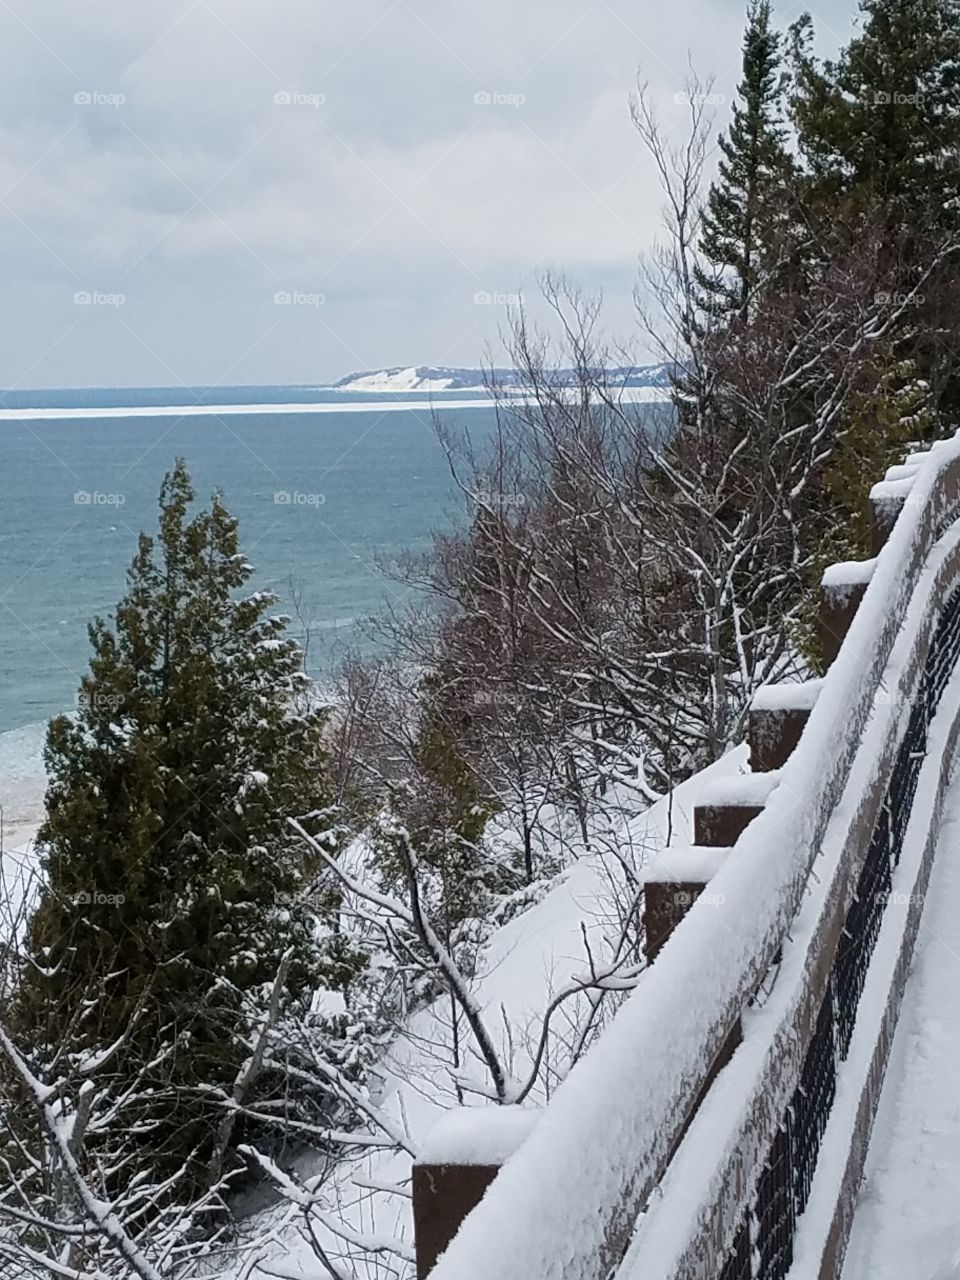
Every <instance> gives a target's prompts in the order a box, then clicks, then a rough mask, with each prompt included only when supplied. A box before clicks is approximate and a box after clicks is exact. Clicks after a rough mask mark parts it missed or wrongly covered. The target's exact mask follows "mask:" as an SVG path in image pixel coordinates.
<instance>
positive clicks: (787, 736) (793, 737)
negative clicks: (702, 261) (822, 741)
mask: <svg viewBox="0 0 960 1280" xmlns="http://www.w3.org/2000/svg"><path fill="white" fill-rule="evenodd" d="M821 683H822V682H821V681H820V680H804V681H803V682H802V683H798V682H793V683H790V684H765V685H763V686H762V687H761V688H759V689H758V690H757V692H756V693H755V694H754V695H753V701H752V702H751V703H750V714H749V718H748V720H747V742H748V743H749V746H750V768H751V769H752V770H753V771H754V773H767V772H769V771H770V770H772V769H782V768H783V766H784V765H785V764H786V763H787V760H788V759H789V758H790V756H791V754H792V753H793V749H794V747H796V745H797V743H798V742H799V741H800V735H801V733H803V727H804V725H805V724H806V723H807V720H808V718H809V716H810V712H811V711H812V710H813V705H814V703H815V702H816V700H817V695H818V694H819V692H820V685H821Z"/></svg>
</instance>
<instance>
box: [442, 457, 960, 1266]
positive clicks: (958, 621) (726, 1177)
mask: <svg viewBox="0 0 960 1280" xmlns="http://www.w3.org/2000/svg"><path fill="white" fill-rule="evenodd" d="M958 511H960V440H953V441H950V442H947V443H945V444H941V445H938V446H935V447H934V449H933V450H931V451H930V452H929V453H926V454H923V455H916V456H915V457H914V458H913V459H911V460H909V461H908V465H907V467H905V468H898V469H897V472H896V473H895V478H894V479H893V480H892V481H891V482H889V483H886V484H883V485H881V486H878V488H877V490H876V492H875V494H874V512H875V517H876V519H875V531H876V536H875V550H876V551H877V552H878V554H877V556H876V560H875V562H871V563H869V564H866V565H864V566H859V567H857V566H844V567H838V568H837V569H836V570H835V571H833V572H832V573H831V574H829V575H828V577H827V579H826V586H825V609H824V622H825V639H826V641H827V644H826V650H827V656H828V658H830V657H832V658H833V659H834V660H833V661H832V664H831V666H830V669H829V671H828V672H827V674H826V676H825V677H824V679H823V680H822V682H821V683H820V684H819V686H818V688H817V690H816V696H815V698H814V697H811V698H810V699H809V703H810V705H809V706H802V705H801V706H798V705H797V702H796V699H794V700H793V701H792V702H791V701H789V700H788V701H787V703H785V705H784V707H782V708H780V710H782V711H783V712H784V715H783V716H782V717H781V718H782V720H783V722H784V724H787V725H789V726H791V727H790V733H789V734H788V736H790V734H792V740H791V741H790V743H789V747H792V748H793V749H792V750H789V755H788V758H786V760H785V763H783V767H782V769H780V771H779V775H778V780H777V784H776V786H775V787H774V788H773V789H772V790H771V791H770V793H769V796H768V797H767V798H766V799H765V801H764V802H763V803H762V805H761V806H757V807H758V808H759V812H756V809H755V810H754V811H755V812H756V816H755V817H753V818H752V820H751V821H749V823H748V824H747V825H746V826H745V829H744V830H743V832H742V834H741V835H740V836H739V837H738V838H737V839H736V840H735V842H734V843H733V845H732V847H731V848H730V849H729V852H728V853H727V854H726V855H725V856H724V858H723V859H722V862H721V865H720V868H719V870H718V871H717V872H716V874H715V876H714V877H713V878H712V880H711V882H710V886H711V891H712V892H711V893H710V894H709V895H703V896H701V897H700V898H697V899H696V900H695V901H693V900H691V901H692V905H690V907H689V910H688V911H687V912H686V914H685V915H683V918H682V919H680V920H679V923H677V926H676V928H675V929H674V930H673V932H672V934H671V936H670V937H669V939H668V940H667V941H666V944H665V945H664V946H663V947H662V950H660V951H659V952H658V954H657V956H656V960H655V963H653V964H652V965H651V967H650V968H649V969H648V970H647V972H646V973H645V974H644V976H643V979H642V981H641V983H640V984H639V986H638V988H637V989H636V991H635V992H634V993H633V994H632V995H631V996H630V998H629V999H628V1000H627V1001H626V1002H625V1004H624V1006H623V1007H622V1008H621V1010H620V1011H619V1013H618V1015H617V1017H616V1018H615V1019H614V1021H613V1023H612V1024H611V1026H610V1027H609V1028H608V1029H607V1030H606V1032H605V1033H604V1035H603V1036H602V1037H601V1039H600V1040H599V1042H598V1043H597V1044H596V1045H595V1046H594V1048H593V1049H592V1050H591V1051H590V1053H588V1054H587V1055H586V1057H585V1058H584V1059H583V1060H582V1061H581V1062H580V1063H579V1064H578V1065H577V1066H576V1067H575V1068H574V1069H573V1071H572V1072H571V1073H570V1075H569V1077H568V1078H567V1079H566V1080H565V1081H564V1083H563V1085H562V1086H561V1087H560V1089H559V1090H558V1091H557V1093H556V1095H555V1097H554V1099H553V1100H552V1101H551V1103H550V1105H549V1106H548V1107H547V1108H546V1109H545V1110H544V1112H543V1114H542V1116H541V1117H540V1118H539V1119H538V1120H537V1123H536V1125H535V1127H534V1128H533V1131H532V1132H531V1133H530V1136H529V1137H527V1138H526V1140H525V1141H524V1142H523V1143H522V1145H520V1147H519V1148H518V1150H517V1151H516V1152H515V1153H514V1154H513V1155H512V1156H511V1157H510V1158H509V1159H508V1160H507V1161H506V1163H505V1164H504V1165H503V1167H502V1168H501V1169H500V1170H499V1172H498V1173H497V1174H496V1176H495V1177H493V1180H492V1183H491V1184H490V1186H489V1188H488V1189H487V1191H486V1194H485V1195H484V1197H483V1199H482V1201H481V1202H480V1203H479V1204H478V1205H477V1206H476V1208H474V1209H472V1211H471V1212H469V1213H468V1214H467V1216H466V1218H465V1220H464V1221H463V1223H462V1226H460V1229H459V1231H457V1233H456V1235H455V1237H454V1238H453V1240H452V1242H451V1243H450V1245H449V1247H448V1248H447V1249H446V1251H445V1252H444V1253H443V1255H442V1257H441V1258H440V1260H439V1262H438V1263H437V1265H436V1267H435V1268H434V1269H433V1270H432V1272H431V1276H432V1277H434V1280H481V1278H482V1280H606V1278H607V1277H609V1276H611V1275H613V1274H614V1273H616V1274H617V1275H618V1276H619V1277H621V1278H622V1280H679V1277H700V1278H702V1280H718V1278H722V1280H747V1278H748V1277H749V1278H750V1280H781V1277H785V1276H786V1275H787V1272H788V1270H789V1269H790V1266H791V1263H792V1261H793V1258H794V1253H795V1249H796V1247H797V1244H798V1240H799V1242H800V1244H802V1246H803V1248H804V1249H806V1250H807V1254H806V1255H805V1257H804V1264H803V1265H804V1270H803V1276H804V1280H806V1277H807V1276H811V1275H818V1274H819V1275H820V1276H822V1277H836V1276H837V1275H838V1273H839V1267H840V1265H841V1262H842V1257H843V1251H844V1248H845V1243H846V1236H847V1232H848V1231H849V1223H850V1217H851V1214H852V1208H853V1203H854V1199H855V1195H856V1189H857V1186H858V1183H859V1177H860V1172H861V1169H862V1161H863V1156H864V1153H865V1149H866V1140H867V1137H868V1135H869V1128H870V1122H871V1120H872V1115H873V1111H874V1109H875V1106H876V1101H877V1097H878V1094H879V1086H880V1082H881V1081H882V1075H883V1067H884V1065H885V1062H886V1054H887V1049H888V1047H889V1042H890V1039H891V1037H892V1033H893V1027H894V1026H895V1023H896V1013H897V1010H898V1008H899V1001H900V996H901V993H902V988H903V981H904V975H905V973H906V967H907V963H908V960H909V955H910V951H911V949H912V942H913V937H914V936H915V933H916V927H917V922H918V920H919V911H920V907H921V905H922V890H923V888H924V887H925V883H926V876H927V875H928V874H929V864H930V859H931V857H932V852H933V849H934V846H935V840H936V834H937V830H938V822H939V812H940V801H941V798H942V792H943V788H944V786H945V785H946V777H947V772H948V768H949V764H950V762H951V761H952V758H953V753H954V747H955V743H956V737H957V731H958V723H960V681H958V680H956V679H954V678H953V674H954V672H953V668H954V664H955V661H956V649H957V646H958V644H960V593H957V594H954V588H955V587H956V586H957V584H958V583H960V528H958V526H955V525H953V524H952V521H953V520H954V519H955V517H956V515H957V513H958ZM898 513H899V514H898ZM841 641H842V643H841ZM798 711H802V712H803V715H801V716H800V720H801V721H802V719H803V717H804V716H805V717H806V723H805V725H804V726H803V728H802V732H800V733H799V736H798V734H797V729H798V725H797V715H796V713H797V712H798ZM777 712H778V708H777V706H776V699H775V698H774V699H773V701H772V702H771V699H770V697H769V696H767V697H766V698H764V699H762V700H761V705H760V706H759V707H758V718H759V719H758V723H759V722H762V723H763V725H764V729H765V732H767V733H768V734H769V729H770V724H771V715H772V716H773V721H774V722H775V721H776V719H777ZM787 712H790V713H793V718H792V720H791V717H790V715H788V714H786V713H787ZM794 741H795V745H794ZM781 746H782V742H781ZM769 747H770V741H769V739H768V740H766V744H765V749H767V748H769ZM768 754H769V752H768ZM762 755H763V752H762V751H755V756H756V757H757V758H758V759H759V757H760V756H762ZM773 756H774V757H775V756H776V743H774V745H773ZM774 762H775V763H779V761H774ZM765 767H769V761H768V762H767V764H766V765H765ZM918 789H919V791H918ZM917 794H919V795H920V796H921V797H922V803H918V802H915V799H914V797H915V795H917ZM752 798H753V799H754V800H755V794H754V793H752ZM901 855H902V856H901ZM894 886H897V895H898V896H897V899H896V903H895V904H894V905H893V906H891V905H889V903H890V894H891V889H892V887H894ZM905 887H906V888H908V889H909V892H905ZM901 898H903V899H904V902H903V904H901V903H900V899H901ZM878 937H882V938H883V939H884V945H883V948H882V949H881V950H880V951H879V952H878V951H876V950H875V948H876V944H877V939H878ZM851 939H853V942H851ZM851 957H853V958H852V959H851ZM758 993H759V994H758ZM741 1028H742V1032H743V1034H742V1040H738V1042H737V1047H736V1049H735V1051H734V1052H733V1053H732V1057H730V1046H731V1043H732V1041H731V1037H733V1036H734V1035H737V1036H739V1030H740V1029H741ZM721 1055H722V1056H721ZM728 1057H729V1058H730V1060H729V1064H728V1065H726V1066H725V1067H724V1069H723V1070H722V1071H719V1074H718V1073H717V1065H718V1060H719V1061H720V1062H726V1059H727V1058H728ZM838 1070H839V1071H842V1072H844V1073H845V1078H846V1077H847V1076H849V1078H850V1081H851V1084H850V1088H848V1089H846V1090H845V1091H844V1097H845V1098H848V1097H849V1096H851V1090H852V1094H853V1096H855V1097H856V1098H857V1099H858V1104H857V1106H856V1107H855V1108H854V1111H853V1112H852V1113H850V1114H847V1112H846V1111H844V1110H843V1108H836V1107H835V1106H834V1094H835V1083H836V1078H837V1072H838ZM858 1072H859V1073H860V1074H859V1075H858V1074H857V1073H858ZM824 1142H826V1143H828V1144H829V1145H831V1147H832V1149H833V1158H832V1159H831V1162H830V1170H834V1169H839V1170H841V1171H842V1176H839V1175H838V1177H837V1178H836V1179H835V1185H834V1186H832V1189H830V1190H824V1189H823V1188H824V1187H829V1186H830V1180H829V1177H827V1175H826V1174H823V1173H822V1170H820V1171H818V1159H817V1157H818V1153H819V1151H820V1148H821V1144H822V1143H824ZM491 1176H492V1171H491ZM814 1203H815V1204H816V1205H817V1209H818V1211H817V1214H816V1215H813V1214H812V1211H811V1205H812V1204H814ZM804 1210H806V1214H805V1215H804V1218H800V1217H799V1215H800V1214H803V1213H804ZM814 1217H816V1221H817V1222H820V1223H823V1222H826V1223H827V1224H828V1228H827V1229H825V1230H822V1231H820V1232H819V1235H818V1229H817V1228H816V1227H815V1225H811V1226H810V1227H809V1229H807V1228H806V1227H805V1226H804V1223H805V1222H807V1221H809V1223H811V1224H813V1223H814ZM804 1231H806V1235H804ZM798 1233H799V1234H798ZM810 1250H812V1251H813V1253H810ZM814 1255H815V1256H814ZM431 1261H432V1258H431Z"/></svg>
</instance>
